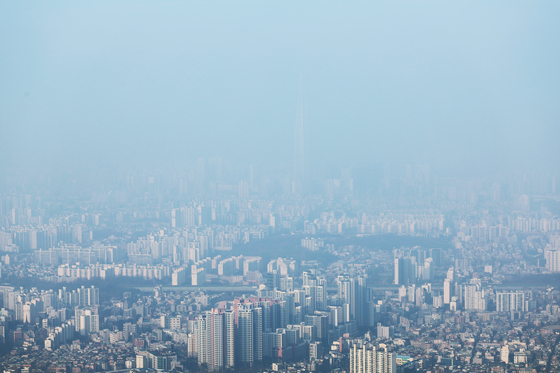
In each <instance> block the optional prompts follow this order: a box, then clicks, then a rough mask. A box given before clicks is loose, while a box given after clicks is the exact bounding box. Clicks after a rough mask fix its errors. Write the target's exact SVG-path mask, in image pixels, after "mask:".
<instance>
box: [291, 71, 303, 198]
mask: <svg viewBox="0 0 560 373" xmlns="http://www.w3.org/2000/svg"><path fill="white" fill-rule="evenodd" d="M294 140H295V141H294V184H293V187H292V192H293V193H295V194H298V193H301V191H302V185H303V180H304V178H305V157H304V155H305V154H304V146H303V144H304V141H303V77H302V76H300V80H299V94H298V104H297V115H296V131H295V139H294Z"/></svg>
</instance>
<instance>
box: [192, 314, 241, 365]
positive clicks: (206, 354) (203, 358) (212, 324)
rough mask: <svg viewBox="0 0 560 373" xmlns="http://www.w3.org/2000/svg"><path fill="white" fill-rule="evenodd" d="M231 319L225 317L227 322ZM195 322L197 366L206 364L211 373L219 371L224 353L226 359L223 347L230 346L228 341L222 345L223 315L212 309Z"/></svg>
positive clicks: (226, 353) (226, 352) (222, 363)
mask: <svg viewBox="0 0 560 373" xmlns="http://www.w3.org/2000/svg"><path fill="white" fill-rule="evenodd" d="M231 319H232V318H231V317H226V320H228V321H231ZM197 321H198V322H197V330H196V333H197V335H196V340H197V352H198V364H200V365H202V364H206V365H207V366H208V370H210V371H212V372H214V371H218V370H221V369H222V368H223V367H224V353H225V356H226V359H227V358H228V351H224V347H226V348H227V346H229V345H230V344H229V343H228V342H229V341H226V343H224V315H223V313H221V312H220V311H218V310H216V309H213V310H212V311H207V312H205V313H204V314H202V315H201V316H199V318H198V320H197ZM230 329H231V327H230ZM227 330H228V327H227V326H226V331H227ZM228 360H229V359H228Z"/></svg>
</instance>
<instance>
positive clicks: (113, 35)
mask: <svg viewBox="0 0 560 373" xmlns="http://www.w3.org/2000/svg"><path fill="white" fill-rule="evenodd" d="M559 20H560V3H559V2H556V1H548V2H537V1H526V2H521V1H507V2H506V1H504V2H500V1H492V2H488V1H481V2H472V1H469V2H456V1H441V2H439V1H406V2H398V1H385V2H373V1H368V2H365V3H360V2H353V1H352V2H347V1H339V2H324V1H317V2H314V1H292V2H291V1H258V2H256V1H255V2H253V1H162V2H159V1H158V2H155V1H153V2H152V1H150V2H148V1H134V2H132V1H81V2H50V1H44V2H33V1H31V2H28V1H3V2H2V3H1V4H0V51H1V52H0V130H1V135H0V136H1V140H2V141H1V149H0V157H1V160H2V164H3V165H4V166H5V165H9V166H29V165H48V164H64V163H66V162H72V163H73V164H81V163H82V162H88V163H89V164H91V162H92V161H94V162H96V161H102V162H106V161H107V160H110V161H111V164H115V165H121V166H123V165H128V164H131V163H142V162H162V164H163V163H165V162H171V161H177V160H183V159H184V160H187V161H190V160H194V159H196V158H198V157H213V156H221V157H223V158H225V159H231V160H234V161H243V162H254V163H259V162H276V163H278V162H285V163H287V164H290V163H291V162H292V157H293V142H294V125H295V119H296V105H297V91H298V81H299V76H300V74H303V80H304V87H305V101H306V124H305V125H306V131H307V135H308V136H307V138H306V152H307V154H308V157H309V158H311V159H313V160H314V161H317V160H328V161H331V162H332V161H340V162H346V163H350V164H351V163H353V162H356V161H359V160H365V161H372V162H377V161H380V162H387V161H390V162H402V163H431V164H444V165H456V166H457V167H464V166H465V165H469V164H470V165H477V166H476V167H478V165H480V167H484V165H485V164H487V163H489V164H491V165H492V167H498V166H502V165H503V166H511V165H512V164H515V163H516V162H523V164H524V165H525V166H527V165H531V163H534V162H544V163H549V164H555V165H558V163H559V162H558V160H559V159H560V128H559V127H560V22H559Z"/></svg>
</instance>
